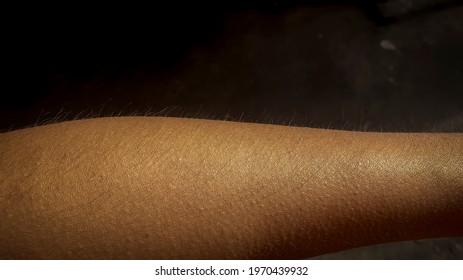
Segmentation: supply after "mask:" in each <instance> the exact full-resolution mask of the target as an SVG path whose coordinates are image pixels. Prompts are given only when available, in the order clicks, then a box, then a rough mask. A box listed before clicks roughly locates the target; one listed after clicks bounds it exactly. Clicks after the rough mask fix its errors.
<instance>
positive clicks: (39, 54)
mask: <svg viewBox="0 0 463 280" xmlns="http://www.w3.org/2000/svg"><path fill="white" fill-rule="evenodd" d="M377 2H380V1H374V0H363V1H362V0H356V1H354V0H352V1H348V0H345V1H342V0H338V1H334V0H333V1H330V0H325V1H323V0H319V1H310V0H306V1H294V0H286V1H283V0H281V1H265V0H261V1H258V0H248V1H240V0H235V1H229V0H224V1H176V0H174V1H169V2H168V3H164V2H159V3H156V2H153V3H152V4H151V5H150V6H136V5H134V4H131V5H127V4H123V5H115V4H111V5H96V4H94V3H93V4H83V3H82V2H79V3H78V4H71V3H70V2H66V4H65V5H61V6H60V5H57V4H53V5H49V6H47V5H46V4H43V3H40V4H36V6H33V5H31V4H27V5H26V4H20V5H23V6H19V7H8V8H5V9H4V14H5V15H4V18H5V19H6V23H5V24H4V26H3V33H2V35H1V38H2V46H3V47H2V48H3V51H2V64H1V65H2V68H3V73H4V74H3V82H2V86H1V87H0V88H1V98H2V100H1V103H0V131H8V130H12V129H18V128H22V127H26V126H31V125H37V124H44V123H48V122H53V121H61V120H70V119H74V118H83V117H97V116H110V115H131V114H150V115H163V116H182V117H195V118H210V119H211V118H212V119H228V120H240V121H251V122H265V123H276V124H291V125H300V126H311V127H324V128H334V129H347V130H365V131H410V132H420V131H442V132H463V6H462V4H463V3H462V1H448V0H414V1H412V0H388V1H383V2H385V3H382V4H381V3H377ZM462 247H463V239H462V238H454V239H439V240H427V241H410V242H402V243H395V244H384V245H378V246H372V247H367V248H360V249H355V250H350V251H346V252H341V253H337V254H330V255H326V256H321V257H319V258H349V259H356V258H366V259H369V258H375V259H378V258H379V259H383V258H386V259H390V258H392V259H422V258H425V259H427V258H428V259H429V258H431V259H436V258H437V259H441V258H443V259H448V258H457V259H458V258H459V259H462V258H463V248H462Z"/></svg>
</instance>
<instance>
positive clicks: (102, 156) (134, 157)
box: [0, 117, 463, 259]
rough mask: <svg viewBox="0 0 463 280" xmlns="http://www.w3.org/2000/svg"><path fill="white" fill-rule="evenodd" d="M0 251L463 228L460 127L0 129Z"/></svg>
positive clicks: (201, 124)
mask: <svg viewBox="0 0 463 280" xmlns="http://www.w3.org/2000/svg"><path fill="white" fill-rule="evenodd" d="M0 174H1V176H0V258H4V259H5V258H7V259H10V258H12V259H42V258H43V259H69V258H70V259H132V258H133V259H247V258H251V259H267V258H269V259H270V258H290V259H292V258H304V257H310V256H314V255H318V254H323V253H328V252H333V251H337V250H342V249H347V248H353V247H358V246H364V245H370V244H376V243H383V242H392V241H399V240H410V239H421V238H433V237H444V236H458V235H463V225H462V224H463V223H461V221H462V220H463V134H461V133H449V134H440V133H435V134H429V133H365V132H351V131H336V130H325V129H311V128H300V127H287V126H277V125H264V124H252V123H236V122H225V121H208V120H196V119H181V118H162V117H117V118H99V119H88V120H79V121H70V122H63V123H57V124H51V125H45V126H39V127H33V128H27V129H22V130H17V131H12V132H8V133H3V134H0Z"/></svg>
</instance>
